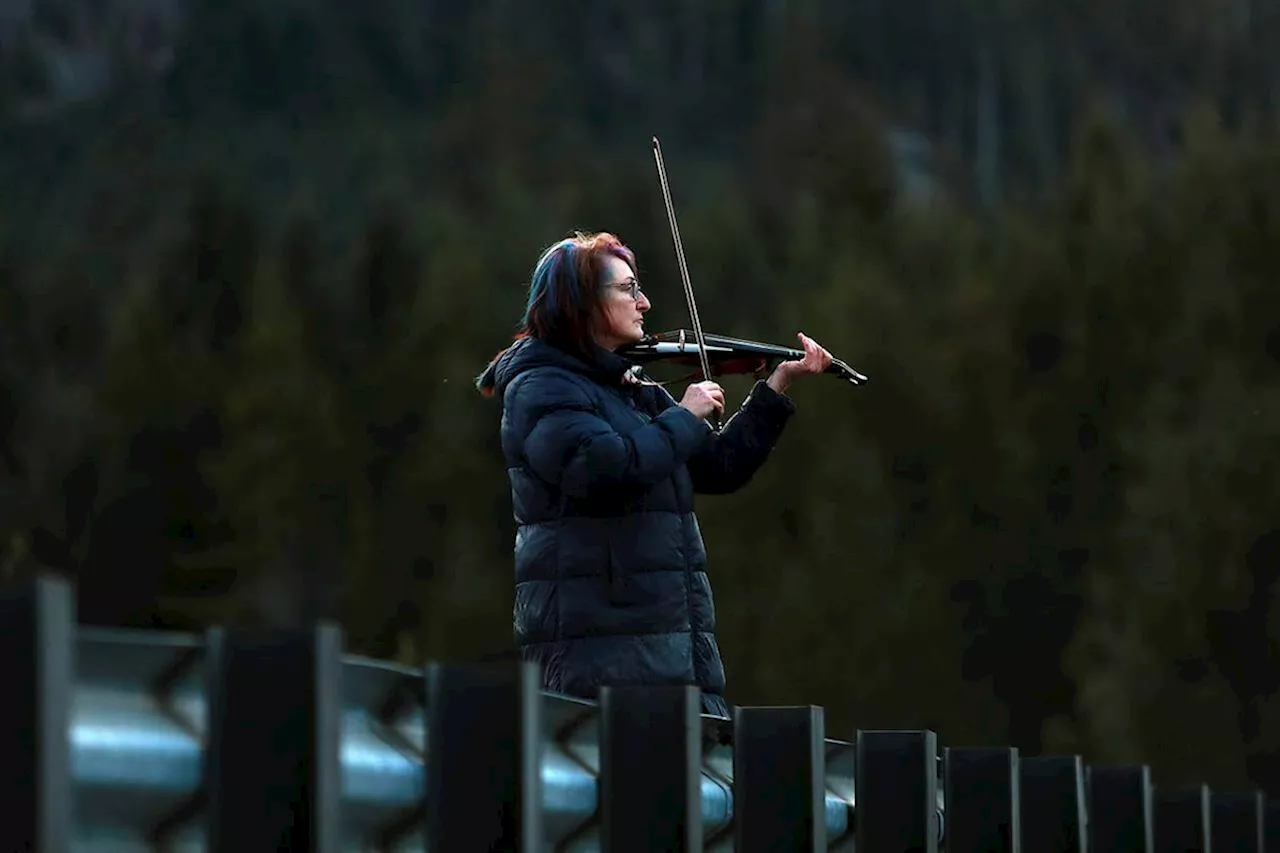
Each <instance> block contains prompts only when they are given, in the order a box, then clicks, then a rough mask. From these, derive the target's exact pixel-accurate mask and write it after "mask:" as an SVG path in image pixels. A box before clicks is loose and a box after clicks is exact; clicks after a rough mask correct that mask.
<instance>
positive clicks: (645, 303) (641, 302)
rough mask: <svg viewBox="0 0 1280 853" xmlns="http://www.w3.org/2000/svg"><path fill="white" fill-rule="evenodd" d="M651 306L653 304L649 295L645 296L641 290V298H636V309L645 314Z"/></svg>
mask: <svg viewBox="0 0 1280 853" xmlns="http://www.w3.org/2000/svg"><path fill="white" fill-rule="evenodd" d="M651 307H652V306H651V305H650V304H649V297H647V296H645V295H644V292H643V291H641V293H640V298H639V299H637V300H636V310H638V311H639V312H640V313H642V314H643V313H644V312H645V311H648V310H649V309H650V308H651Z"/></svg>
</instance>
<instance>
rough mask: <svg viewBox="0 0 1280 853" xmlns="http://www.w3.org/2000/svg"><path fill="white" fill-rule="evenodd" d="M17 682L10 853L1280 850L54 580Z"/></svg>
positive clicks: (992, 775)
mask: <svg viewBox="0 0 1280 853" xmlns="http://www.w3.org/2000/svg"><path fill="white" fill-rule="evenodd" d="M0 683H3V684H9V685H10V692H9V695H8V696H6V697H4V699H3V702H0V708H3V712H0V713H2V714H3V715H4V716H3V717H2V718H0V798H3V799H2V800H0V801H3V802H5V803H7V804H8V807H7V808H6V809H5V814H4V820H2V821H0V851H25V850H34V851H40V853H67V851H72V850H77V851H103V853H107V851H110V852H111V853H115V851H121V853H125V851H161V850H163V851H173V853H186V851H204V850H216V851H227V852H228V853H250V851H273V852H274V851H281V850H288V851H323V853H337V851H347V850H352V851H357V850H358V851H369V850H388V851H416V850H431V851H435V853H441V851H447V853H470V851H520V852H521V853H535V852H536V853H542V851H591V850H603V851H607V853H631V852H632V851H636V853H640V851H643V853H656V851H668V850H670V851H695V850H714V851H739V853H756V851H760V853H763V851H769V853H777V851H787V853H791V851H824V850H854V849H855V848H856V849H857V850H858V851H859V853H902V851H922V853H933V851H936V850H939V849H945V850H947V851H950V852H951V853H977V851H983V853H986V851H995V850H1002V851H1019V850H1021V851H1024V853H1041V851H1046V853H1047V851H1093V853H1108V852H1109V851H1144V853H1145V851H1150V853H1155V851H1175V850H1176V851H1179V853H1181V851H1187V850H1202V851H1209V850H1211V849H1212V848H1216V849H1218V850H1219V851H1225V850H1231V851H1262V850H1267V849H1271V850H1276V849H1280V848H1277V847H1276V845H1275V836H1276V835H1277V834H1280V833H1277V830H1280V814H1277V815H1274V816H1272V819H1271V820H1269V821H1265V820H1264V818H1265V817H1267V816H1268V815H1267V812H1268V811H1269V809H1267V808H1264V804H1263V801H1262V797H1261V795H1260V794H1258V793H1256V792H1252V793H1212V794H1211V793H1210V792H1209V791H1208V790H1207V789H1205V788H1195V789H1191V790H1174V791H1164V790H1154V789H1153V786H1152V783H1151V779H1150V774H1149V772H1148V770H1147V768H1146V767H1141V766H1140V767H1088V766H1086V765H1085V764H1084V763H1083V762H1082V761H1081V759H1080V758H1079V757H1078V756H1066V757H1053V756H1050V757H1033V758H1027V757H1020V756H1019V755H1018V752H1017V750H1015V749H1000V748H996V749H955V748H951V749H946V750H944V751H943V753H942V755H941V760H940V759H939V753H938V748H937V743H936V738H935V736H934V734H933V732H930V731H890V732H884V731H859V732H857V733H856V735H855V738H854V739H853V740H852V741H840V740H832V739H829V738H827V737H826V736H825V731H824V720H823V713H822V709H821V708H816V707H780V708H737V709H735V712H734V719H733V720H732V721H729V720H721V719H717V718H712V717H703V716H701V715H700V714H699V707H700V703H699V701H698V700H699V697H698V695H697V691H696V690H695V689H693V688H683V687H669V688H614V689H612V690H609V689H607V690H606V691H605V693H604V694H603V695H602V698H601V701H600V702H599V703H598V704H596V703H589V702H581V701H576V700H572V699H568V698H565V697H560V696H553V695H550V694H546V693H543V692H541V691H540V690H539V689H538V679H537V673H536V671H535V670H534V669H532V668H531V667H528V666H517V665H507V666H497V667H494V666H485V667H470V666H441V665H432V666H430V667H428V668H427V669H426V671H425V672H423V671H419V670H413V669H408V668H405V667H399V666H394V665H390V664H386V663H381V662H378V661H373V660H368V659H361V658H356V657H351V656H344V655H343V654H342V640H341V635H340V632H339V631H338V630H337V629H335V628H333V627H331V626H321V627H319V628H317V629H316V630H314V631H307V632H301V633H292V634H269V635H268V634H257V633H251V632H238V631H223V630H220V629H219V630H213V631H210V632H208V633H207V634H206V635H205V636H203V637H193V636H185V635H172V634H156V633H152V632H134V631H107V630H93V629H77V627H76V625H75V619H74V613H73V605H72V594H71V590H70V589H69V587H68V586H67V585H66V584H65V583H63V582H61V581H58V580H55V579H50V578H40V579H38V580H37V581H36V582H35V583H34V584H32V585H30V586H28V587H26V588H25V589H22V590H19V591H17V592H13V593H9V594H5V595H3V596H0ZM855 791H857V792H858V797H857V801H856V808H855V798H854V792H855ZM944 805H945V817H946V820H945V825H944V822H943V820H942V816H943V808H942V807H943V806H944ZM855 816H856V820H855ZM944 829H945V834H944Z"/></svg>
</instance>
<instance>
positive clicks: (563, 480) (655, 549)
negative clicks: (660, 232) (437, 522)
mask: <svg viewBox="0 0 1280 853" xmlns="http://www.w3.org/2000/svg"><path fill="white" fill-rule="evenodd" d="M650 307H651V303H650V301H649V298H648V296H647V294H646V293H645V292H644V291H643V290H642V289H641V288H640V284H639V282H638V280H637V273H636V262H635V257H634V256H633V254H632V252H631V251H630V250H629V249H628V248H626V247H625V246H624V245H623V244H622V243H621V242H620V241H619V240H618V239H617V238H616V237H615V236H613V235H612V234H608V233H597V234H575V235H574V236H573V237H571V238H569V239H565V240H561V241H560V242H558V243H556V244H554V245H552V246H551V247H550V248H549V249H547V250H546V251H545V252H544V253H543V254H542V256H541V257H540V258H539V259H538V262H537V264H536V265H535V266H534V269H533V275H532V279H531V282H530V287H529V301H528V304H527V306H526V308H525V314H524V319H523V321H522V323H521V327H520V331H519V333H518V334H517V335H516V341H515V343H513V344H512V345H511V346H510V347H508V348H507V349H506V350H504V351H502V352H501V353H499V354H498V355H497V356H496V357H495V358H494V359H493V361H492V362H490V364H489V365H488V367H487V368H486V369H485V371H484V372H483V373H482V374H481V375H480V377H479V378H478V379H477V382H476V384H477V387H478V388H479V389H480V390H481V392H482V393H485V394H486V395H495V394H496V395H497V396H499V397H500V398H501V400H502V406H503V415H502V425H501V440H502V451H503V454H504V456H505V457H506V462H507V472H508V476H509V478H510V481H511V500H512V504H513V508H514V512H515V519H516V523H517V533H516V544H515V576H516V589H515V609H514V621H515V635H516V642H517V643H518V645H519V647H520V654H521V657H522V658H524V659H525V660H530V661H535V662H536V663H538V664H539V665H540V667H541V668H542V671H543V684H544V686H545V687H546V689H548V690H551V691H554V692H558V693H565V694H569V695H573V696H580V697H583V698H595V697H596V695H597V693H598V690H599V687H600V686H601V685H602V684H694V685H697V686H698V687H699V688H701V690H702V695H703V700H702V704H703V710H704V712H706V713H711V714H718V715H721V716H728V710H729V709H728V705H727V704H726V703H725V701H724V699H723V694H724V686H725V677H724V668H723V665H722V663H721V660H720V651H719V649H718V648H717V647H716V641H715V634H714V631H715V608H714V605H713V603H712V596H711V585H710V583H709V582H708V579H707V572H706V550H705V549H704V547H703V542H702V535H701V533H700V532H699V529H698V521H697V518H696V516H695V515H694V498H693V496H694V494H696V493H704V494H728V493H730V492H734V491H736V490H738V489H740V488H742V487H743V486H745V485H746V484H747V483H748V482H749V481H750V480H751V477H752V476H753V475H754V474H755V472H756V470H758V469H759V468H760V466H761V465H763V464H764V462H765V460H766V459H767V458H768V457H769V453H770V451H771V450H772V448H773V446H774V444H775V443H776V442H777V440H778V438H779V436H780V435H781V434H782V431H783V428H784V427H785V425H786V423H787V421H788V419H789V418H790V417H791V415H792V413H793V412H794V411H795V404H794V403H793V402H792V400H791V399H790V398H789V397H787V396H786V391H787V388H788V386H789V385H790V384H791V382H792V381H793V380H795V379H797V378H799V377H801V376H813V375H817V374H820V373H822V372H823V371H824V370H826V368H827V367H828V366H829V365H830V364H831V355H830V353H828V352H827V351H826V350H824V349H823V348H822V347H820V346H819V345H818V344H817V343H815V342H814V341H813V340H811V339H809V338H807V337H805V336H803V335H801V336H800V340H801V342H802V343H803V345H804V353H805V354H804V358H803V359H802V360H794V361H786V362H783V363H782V364H780V365H778V367H777V368H775V369H774V371H773V372H772V374H771V375H770V376H769V378H768V379H767V380H764V381H759V382H757V383H756V384H755V386H754V387H753V388H752V389H751V392H750V393H749V394H748V395H747V398H746V400H745V401H744V402H743V403H742V405H741V407H740V408H739V409H738V411H737V413H736V414H734V415H733V417H731V418H730V419H729V420H728V422H726V423H725V425H724V427H723V429H721V430H720V431H718V432H717V431H715V430H713V429H712V428H711V427H710V426H709V425H708V423H707V419H708V417H710V416H711V415H712V413H716V414H717V415H719V414H721V413H723V411H724V391H723V390H722V389H721V387H720V386H719V385H718V384H716V383H715V382H710V381H703V382H695V383H693V384H691V385H689V387H688V388H687V389H686V390H685V392H684V395H683V396H682V397H681V399H680V401H679V402H676V400H675V399H674V398H673V397H672V396H671V395H670V394H668V393H667V391H666V390H665V389H664V388H662V387H661V386H660V385H658V384H657V383H654V382H652V381H650V380H648V379H647V378H646V377H645V376H644V375H643V373H642V372H641V370H640V368H639V367H638V366H637V365H633V364H631V363H630V362H628V361H627V360H626V358H624V357H623V356H622V355H620V354H619V353H618V352H617V351H618V350H620V349H623V348H625V347H626V346H628V345H631V344H634V343H636V342H638V341H640V340H641V339H642V338H643V337H644V316H645V313H646V312H648V310H649V308H650Z"/></svg>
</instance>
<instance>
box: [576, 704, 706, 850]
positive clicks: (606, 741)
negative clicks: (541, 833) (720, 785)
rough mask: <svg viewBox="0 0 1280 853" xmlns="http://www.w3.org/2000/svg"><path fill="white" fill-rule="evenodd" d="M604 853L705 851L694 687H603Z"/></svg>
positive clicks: (699, 736)
mask: <svg viewBox="0 0 1280 853" xmlns="http://www.w3.org/2000/svg"><path fill="white" fill-rule="evenodd" d="M599 791H600V793H599V798H600V819H601V824H600V849H601V853H651V851H654V850H667V851H671V853H693V851H701V850H702V696H701V692H700V691H699V690H698V688H697V687H692V686H670V687H666V686H663V687H634V686H606V687H603V688H601V691H600V789H599Z"/></svg>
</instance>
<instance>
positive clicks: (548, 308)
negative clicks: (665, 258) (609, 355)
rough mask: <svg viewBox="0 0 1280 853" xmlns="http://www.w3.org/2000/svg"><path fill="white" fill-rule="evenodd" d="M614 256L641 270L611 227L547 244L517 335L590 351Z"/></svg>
mask: <svg viewBox="0 0 1280 853" xmlns="http://www.w3.org/2000/svg"><path fill="white" fill-rule="evenodd" d="M610 257H614V258H620V259H621V260H622V261H624V262H625V263H626V265H627V266H628V267H630V268H631V273H632V275H635V274H636V259H635V255H634V254H632V252H631V250H630V249H628V248H627V247H626V246H624V245H622V241H621V240H619V239H618V238H617V237H615V236H614V235H613V234H610V233H608V232H607V231H600V232H597V233H594V234H584V233H582V232H580V231H579V232H574V234H573V236H571V237H568V238H566V239H564V240H561V241H559V242H558V243H555V244H554V245H552V246H550V247H549V248H547V249H546V251H544V252H543V253H542V256H541V257H540V258H538V262H537V263H536V264H535V265H534V267H533V275H532V276H531V277H530V279H529V301H528V303H526V305H525V309H524V317H523V318H521V320H520V329H519V331H518V332H517V333H516V339H517V340H519V339H520V338H525V337H529V338H540V339H541V340H544V341H546V342H547V343H549V344H553V345H554V346H557V347H560V348H562V349H565V350H568V351H570V352H573V353H576V354H579V355H585V354H587V353H589V352H591V350H592V347H593V345H594V341H593V338H592V329H591V324H592V322H593V320H594V319H595V317H596V315H597V314H598V312H599V310H600V306H601V293H600V284H601V281H600V279H601V277H602V276H603V275H604V268H605V264H606V263H607V262H608V259H609V258H610Z"/></svg>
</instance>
